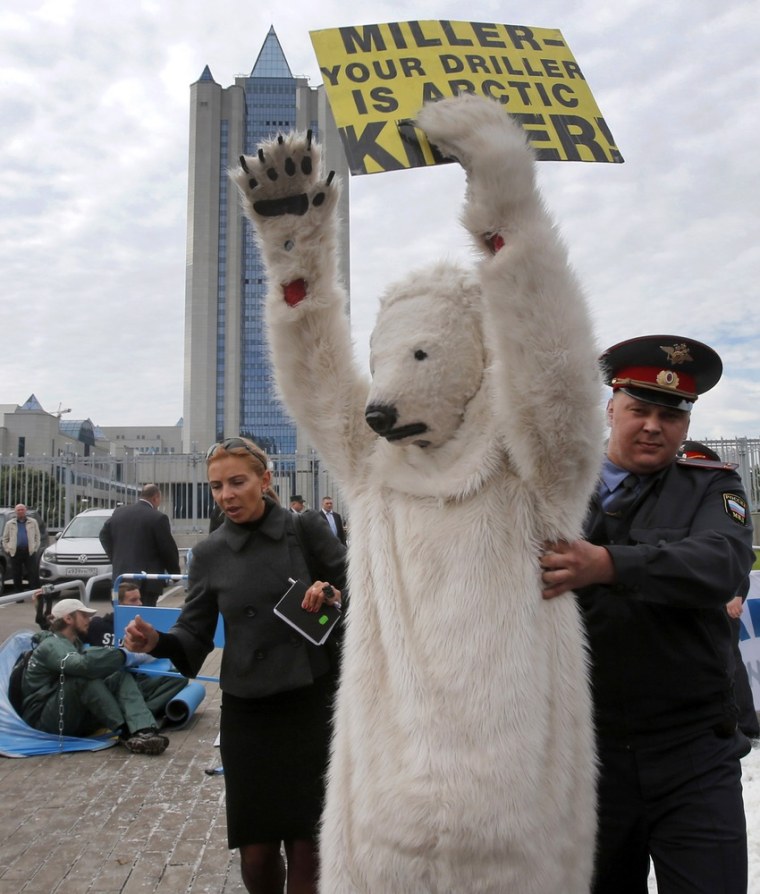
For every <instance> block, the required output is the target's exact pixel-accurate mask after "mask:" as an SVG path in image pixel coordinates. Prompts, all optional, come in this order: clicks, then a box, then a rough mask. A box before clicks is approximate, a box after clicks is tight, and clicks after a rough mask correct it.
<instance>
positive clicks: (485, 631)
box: [233, 96, 602, 894]
mask: <svg viewBox="0 0 760 894" xmlns="http://www.w3.org/2000/svg"><path fill="white" fill-rule="evenodd" d="M417 124H418V126H419V127H421V128H422V129H423V130H424V131H425V132H426V133H427V135H428V137H429V139H430V140H431V142H432V143H434V144H435V145H437V147H438V148H439V149H440V150H441V151H442V152H443V153H444V154H445V155H447V156H451V157H454V158H456V159H457V160H458V161H459V162H460V164H461V165H462V166H463V167H464V169H465V171H466V174H467V196H466V203H465V208H464V215H463V221H464V224H465V226H466V228H467V229H468V230H469V232H470V234H471V235H472V237H473V238H474V240H475V244H476V246H477V248H478V249H479V251H480V254H481V255H482V259H481V260H480V261H479V264H478V266H477V269H475V270H465V269H461V268H460V267H458V266H455V265H451V264H444V263H438V264H435V265H433V266H432V267H429V268H427V269H424V270H417V271H415V272H412V273H409V274H408V275H406V276H405V277H404V278H403V279H402V280H401V281H400V282H399V283H397V284H396V285H394V286H391V287H390V288H389V289H388V291H387V294H386V295H385V297H384V299H383V300H382V303H381V307H380V312H379V316H378V319H377V324H376V327H375V329H374V332H373V334H372V341H371V358H372V359H371V367H372V380H371V381H369V380H367V379H366V377H364V376H362V375H361V374H360V373H359V372H357V370H356V367H355V364H354V361H353V358H352V347H351V338H350V331H349V323H348V320H347V318H346V315H345V312H344V309H345V306H346V296H345V293H344V291H343V289H342V288H341V286H340V284H339V281H338V277H337V273H336V269H337V268H336V226H337V222H336V210H335V204H336V198H337V184H336V183H332V182H331V177H330V176H328V177H327V179H325V178H324V177H323V173H322V171H321V166H320V156H319V148H318V147H317V146H316V145H312V143H311V136H310V135H303V134H290V135H287V136H284V137H282V136H281V137H279V138H278V140H276V141H272V142H268V143H265V144H262V146H261V147H260V149H259V154H258V156H251V157H244V158H241V169H240V170H239V171H237V172H235V173H234V174H233V176H234V178H235V180H236V182H237V184H238V186H239V188H240V191H241V194H242V197H243V205H244V209H245V212H246V213H247V215H248V216H249V217H250V219H251V220H252V222H253V223H254V227H255V231H256V238H257V240H258V242H259V244H260V247H261V250H262V253H263V256H264V260H265V263H266V267H267V273H268V280H269V290H268V297H267V326H268V332H269V339H270V346H271V352H272V357H273V363H274V369H275V376H276V382H277V386H278V388H279V391H280V393H281V395H282V398H283V400H284V402H285V404H286V406H287V407H288V409H289V411H290V412H291V414H292V415H293V417H294V418H295V419H296V421H297V422H298V423H299V424H300V425H302V426H303V427H304V428H305V429H306V430H307V432H308V434H309V437H310V438H311V440H312V442H313V443H314V445H315V446H316V448H317V449H318V450H319V453H320V454H321V456H322V458H323V459H324V460H325V461H326V462H327V464H328V465H329V467H330V470H331V472H332V473H333V474H334V475H335V477H336V478H337V479H338V480H339V484H340V488H341V491H342V493H343V495H344V497H345V499H346V501H347V505H348V508H349V513H350V527H351V544H350V549H349V569H350V570H349V582H350V584H349V585H350V592H351V607H350V611H349V613H348V624H347V631H346V637H345V644H344V659H343V661H344V663H343V671H342V682H341V686H340V690H339V694H338V697H337V705H336V716H335V734H334V742H333V750H332V758H331V764H330V770H329V776H328V791H327V802H326V806H325V811H324V815H323V826H322V832H321V837H320V850H321V883H320V891H321V892H322V894H358V892H361V894H496V892H513V894H585V892H587V891H588V889H589V880H590V876H591V870H592V862H593V846H594V832H595V757H594V745H593V736H592V721H591V706H590V698H589V691H588V686H587V673H586V671H587V669H586V665H585V653H584V637H583V632H582V627H581V621H580V618H579V613H578V610H577V608H576V604H575V600H574V598H573V597H572V596H571V595H568V596H564V597H561V598H558V599H553V600H550V601H547V600H543V599H542V598H541V581H540V569H539V556H540V552H541V545H542V542H543V541H544V540H553V539H556V538H563V537H565V538H575V537H577V536H578V535H579V533H580V531H581V525H582V520H583V516H584V513H585V509H586V505H587V500H588V497H589V495H590V492H591V490H592V487H593V484H594V481H595V478H596V474H597V469H598V466H599V462H600V458H601V442H602V421H601V409H600V394H601V392H600V380H599V375H598V370H597V364H596V357H597V350H596V347H595V344H594V341H593V338H592V335H591V325H590V322H589V317H588V314H587V310H586V307H585V305H584V300H583V298H582V296H581V293H580V290H579V288H578V285H577V284H576V281H575V279H574V276H573V274H572V272H571V271H570V269H569V267H568V262H567V258H566V252H565V250H564V248H563V246H562V244H561V242H560V240H559V238H558V236H557V234H556V233H555V231H554V229H553V226H552V223H551V220H550V218H549V217H548V215H547V213H546V211H545V209H544V207H543V204H542V202H541V199H540V197H539V194H538V192H537V189H536V186H535V183H534V174H535V172H534V161H533V158H532V154H531V152H530V150H529V149H528V147H527V144H526V140H525V136H524V133H523V132H522V130H521V129H520V128H519V127H518V126H517V125H516V124H515V123H513V122H512V121H511V119H510V118H509V117H508V115H506V114H505V112H504V110H503V108H502V107H501V106H499V105H497V104H496V103H494V102H492V101H490V100H485V99H480V98H476V97H472V96H467V97H459V98H455V99H447V100H443V101H440V102H438V103H434V104H430V105H427V106H425V107H424V109H423V110H422V111H421V112H420V114H419V116H418V118H417ZM408 176H420V175H419V174H413V175H408ZM388 258H389V265H390V262H391V258H392V248H391V247H389V251H388ZM368 423H369V424H368Z"/></svg>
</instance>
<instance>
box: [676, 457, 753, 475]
mask: <svg viewBox="0 0 760 894" xmlns="http://www.w3.org/2000/svg"><path fill="white" fill-rule="evenodd" d="M676 462H677V463H678V465H679V466H696V467H697V468H698V469H725V470H726V471H728V472H733V471H734V470H735V469H738V468H739V463H725V462H723V460H722V459H721V460H716V459H696V458H691V457H688V456H678V457H676Z"/></svg>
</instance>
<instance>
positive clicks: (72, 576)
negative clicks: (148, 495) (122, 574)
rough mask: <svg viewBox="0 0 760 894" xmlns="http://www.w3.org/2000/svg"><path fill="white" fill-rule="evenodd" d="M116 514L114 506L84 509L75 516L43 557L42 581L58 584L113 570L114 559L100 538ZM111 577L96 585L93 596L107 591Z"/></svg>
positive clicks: (109, 587)
mask: <svg viewBox="0 0 760 894" xmlns="http://www.w3.org/2000/svg"><path fill="white" fill-rule="evenodd" d="M112 514H113V509H85V511H84V512H80V513H79V515H77V516H75V517H74V518H73V519H72V520H71V521H70V522H69V523H68V525H66V527H65V528H64V529H63V531H62V532H61V533H60V534H59V535H58V537H57V538H56V540H55V542H54V543H53V545H52V546H49V547H48V548H47V549H46V550H45V551H44V552H43V553H42V559H41V560H40V582H41V583H43V584H58V583H63V582H64V581H66V580H82V581H85V583H86V582H87V579H88V578H90V577H95V576H96V575H99V574H108V575H110V574H111V560H110V559H109V558H108V556H107V555H106V551H105V550H104V549H103V546H102V544H101V542H100V540H99V536H100V531H101V529H102V527H103V525H104V524H105V523H106V521H107V520H108V519H109V518H110V517H111V515H112ZM110 589H111V581H110V580H104V581H103V582H102V583H100V584H96V585H95V589H94V591H93V594H92V595H93V596H94V595H95V593H96V591H97V592H98V593H108V592H110Z"/></svg>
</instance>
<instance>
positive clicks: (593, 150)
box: [311, 19, 623, 174]
mask: <svg viewBox="0 0 760 894" xmlns="http://www.w3.org/2000/svg"><path fill="white" fill-rule="evenodd" d="M311 41H312V44H313V46H314V50H315V52H316V54H317V60H318V62H319V66H320V71H321V72H322V77H323V79H324V84H325V89H326V90H327V96H328V99H329V101H330V106H331V108H332V111H333V115H334V116H335V121H336V124H337V126H338V130H339V132H340V135H341V138H342V140H343V145H344V147H345V150H346V156H347V157H348V164H349V167H350V169H351V173H352V174H372V173H376V172H379V171H395V170H399V169H401V168H413V167H420V166H424V165H431V164H435V163H436V162H437V161H441V159H440V157H436V154H435V153H434V151H433V150H432V149H431V147H430V145H429V143H428V142H427V140H426V139H425V135H424V134H423V133H422V131H420V130H419V129H417V128H415V127H414V124H413V119H414V116H415V115H416V113H417V112H418V111H419V109H420V108H421V107H422V105H423V103H425V102H428V101H429V100H436V99H441V98H443V97H445V96H455V95H457V94H459V93H464V92H469V93H476V94H479V95H483V96H488V97H492V98H493V99H496V100H497V101H498V102H500V103H502V104H503V105H504V109H505V111H506V112H508V113H509V114H510V115H512V116H513V117H514V118H516V119H517V120H518V121H519V122H520V123H521V124H522V126H523V127H524V128H525V130H526V132H527V133H528V136H529V139H530V142H531V144H532V146H533V148H534V149H535V150H536V154H537V157H538V158H539V159H540V160H555V161H597V162H617V163H619V162H622V161H623V157H622V155H621V154H620V152H619V151H618V149H617V146H616V145H615V141H614V139H613V137H612V134H611V133H610V130H609V128H608V127H607V124H606V123H605V120H604V118H603V117H602V113H601V112H600V111H599V108H598V106H597V104H596V102H595V100H594V97H593V96H592V95H591V90H590V89H589V87H588V84H587V83H586V79H585V78H584V76H583V73H582V72H581V69H580V66H579V65H578V63H577V62H576V61H575V59H574V58H573V55H572V53H571V52H570V49H569V47H568V46H567V43H566V42H565V39H564V38H563V37H562V34H561V32H559V31H557V30H555V29H549V28H529V27H526V26H524V25H499V24H494V23H484V22H452V21H449V20H445V19H442V20H440V21H437V20H429V21H411V22H389V23H385V24H380V25H359V26H348V27H344V28H330V29H327V30H324V31H312V32H311Z"/></svg>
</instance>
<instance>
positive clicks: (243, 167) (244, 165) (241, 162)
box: [240, 155, 251, 174]
mask: <svg viewBox="0 0 760 894" xmlns="http://www.w3.org/2000/svg"><path fill="white" fill-rule="evenodd" d="M240 167H241V168H242V169H243V170H244V171H245V172H246V174H250V173H251V172H250V171H249V170H248V165H247V164H246V163H245V155H241V156H240Z"/></svg>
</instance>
